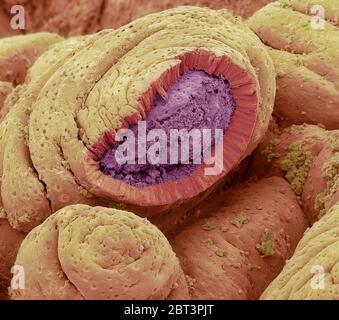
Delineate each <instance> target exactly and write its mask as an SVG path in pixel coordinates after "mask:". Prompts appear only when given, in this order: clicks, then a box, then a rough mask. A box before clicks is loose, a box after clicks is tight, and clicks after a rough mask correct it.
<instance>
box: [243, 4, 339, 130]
mask: <svg viewBox="0 0 339 320" xmlns="http://www.w3.org/2000/svg"><path fill="white" fill-rule="evenodd" d="M319 10H320V11H319ZM316 13H317V14H318V16H319V17H320V18H317V17H316V16H315V14H316ZM338 17H339V3H338V1H336V0H320V1H318V0H310V1H299V0H282V1H277V2H274V3H272V4H269V5H267V6H266V7H264V8H263V9H261V10H259V11H258V12H257V13H255V14H254V15H253V16H252V17H251V18H250V19H249V20H248V25H249V26H250V27H251V29H252V30H253V31H255V33H256V34H257V35H258V36H259V37H260V38H261V40H262V41H263V42H264V43H265V44H266V45H267V46H268V47H269V51H270V54H271V57H272V59H273V61H274V65H275V68H276V71H277V98H276V102H275V112H276V114H277V115H278V116H279V117H280V118H281V120H282V123H283V124H285V125H290V124H302V123H310V124H322V125H324V126H326V128H328V129H338V127H339V111H338V110H339V108H338V107H339V91H338V89H339V72H338V70H337V69H336V68H334V66H336V65H338V63H339V50H338V49H339V42H338ZM320 106H321V107H320Z"/></svg>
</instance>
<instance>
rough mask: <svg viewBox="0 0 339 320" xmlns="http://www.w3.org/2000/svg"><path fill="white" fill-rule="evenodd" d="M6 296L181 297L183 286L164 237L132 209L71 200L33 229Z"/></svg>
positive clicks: (36, 297) (180, 272)
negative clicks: (16, 281)
mask: <svg viewBox="0 0 339 320" xmlns="http://www.w3.org/2000/svg"><path fill="white" fill-rule="evenodd" d="M15 263H16V264H17V265H21V266H22V267H23V268H24V270H25V289H23V290H20V289H18V290H11V297H12V299H111V300H112V299H115V300H116V299H165V298H169V299H171V298H173V299H183V298H185V297H187V295H188V291H187V286H186V283H185V281H184V278H183V272H182V269H181V268H180V265H179V260H178V259H177V257H176V256H175V253H174V252H173V250H172V248H171V246H170V244H169V243H168V241H167V239H166V237H165V236H164V235H163V234H162V233H161V232H160V231H159V230H158V229H157V228H156V227H155V226H153V225H152V224H151V223H150V222H148V221H147V220H146V219H142V218H140V217H138V216H136V215H134V214H132V213H129V212H126V211H119V210H115V209H108V208H104V207H89V206H86V205H74V206H69V207H66V208H64V209H62V210H60V211H58V212H56V213H55V214H53V215H52V216H50V217H49V218H48V219H47V220H46V221H45V222H44V223H42V224H41V225H40V226H38V227H36V228H35V229H33V230H32V231H31V232H30V233H29V234H28V236H27V238H26V239H25V240H24V242H23V243H22V245H21V247H20V250H19V253H18V256H17V259H16V262H15Z"/></svg>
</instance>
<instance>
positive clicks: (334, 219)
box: [261, 204, 339, 300]
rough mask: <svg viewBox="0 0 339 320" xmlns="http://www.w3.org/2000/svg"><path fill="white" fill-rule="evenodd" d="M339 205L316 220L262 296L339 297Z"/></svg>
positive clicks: (279, 298) (334, 298)
mask: <svg viewBox="0 0 339 320" xmlns="http://www.w3.org/2000/svg"><path fill="white" fill-rule="evenodd" d="M338 221H339V205H338V204H336V205H335V206H334V207H332V209H331V210H330V211H329V212H328V213H327V214H326V215H325V216H324V217H322V218H321V219H320V220H319V221H318V222H316V223H315V224H314V225H313V226H312V227H311V228H310V229H309V230H308V231H307V232H306V233H305V235H304V237H303V238H302V239H301V241H300V242H299V244H298V247H297V249H296V251H295V253H294V255H293V257H292V258H291V259H290V260H289V261H288V262H287V264H286V266H285V267H284V269H283V271H282V272H281V273H280V274H279V276H278V277H277V278H276V279H274V281H273V282H272V283H271V284H270V285H269V287H268V288H267V289H266V290H265V292H264V293H263V294H262V296H261V299H263V300H332V299H333V300H338V299H339V285H338V284H339V281H338V279H339V278H338V276H339V251H338V245H339V243H338V226H339V223H338Z"/></svg>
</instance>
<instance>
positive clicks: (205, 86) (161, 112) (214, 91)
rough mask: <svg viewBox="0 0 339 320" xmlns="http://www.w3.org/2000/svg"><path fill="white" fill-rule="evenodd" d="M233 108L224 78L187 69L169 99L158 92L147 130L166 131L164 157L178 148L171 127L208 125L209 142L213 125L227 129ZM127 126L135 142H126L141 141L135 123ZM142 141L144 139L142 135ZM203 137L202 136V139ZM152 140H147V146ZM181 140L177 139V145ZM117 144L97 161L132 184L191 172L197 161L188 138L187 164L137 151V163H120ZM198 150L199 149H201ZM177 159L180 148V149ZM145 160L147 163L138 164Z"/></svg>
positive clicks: (206, 127)
mask: <svg viewBox="0 0 339 320" xmlns="http://www.w3.org/2000/svg"><path fill="white" fill-rule="evenodd" d="M234 108H235V101H234V99H233V97H232V93H231V89H230V85H229V83H228V82H227V81H224V80H222V79H218V78H217V77H213V76H211V75H208V74H207V73H205V72H203V71H188V72H186V73H185V74H184V75H183V76H182V77H181V78H180V79H179V81H178V82H177V83H175V84H173V85H172V86H171V87H170V88H169V90H168V100H167V101H165V100H164V99H163V98H162V97H160V96H159V95H157V97H156V98H155V101H154V105H153V108H152V110H151V112H150V113H149V115H148V116H147V118H146V123H147V131H150V130H152V129H162V130H163V131H164V132H165V133H166V138H165V139H166V142H165V143H166V145H167V146H168V148H167V159H168V160H169V159H170V153H171V152H173V153H174V152H175V150H178V148H176V147H174V146H172V148H171V147H170V129H178V130H181V129H186V130H188V131H191V130H194V129H199V132H200V133H201V132H202V129H211V131H212V132H211V144H210V146H211V147H212V146H213V145H214V142H215V138H216V137H215V135H214V133H215V130H214V129H222V130H224V129H226V128H227V126H228V124H229V122H230V119H231V115H232V113H233V111H234ZM130 129H131V130H132V131H133V133H134V136H135V137H136V139H135V142H134V141H132V142H131V143H128V146H130V147H131V148H133V149H134V148H136V147H135V146H136V145H138V141H139V143H140V142H141V141H140V140H138V125H132V126H131V127H130ZM143 141H145V139H143ZM201 141H202V140H201ZM152 143H153V142H148V143H147V147H149V146H150V145H151V144H152ZM181 145H182V141H179V148H180V147H181ZM117 147H118V144H117V145H115V146H114V147H113V148H112V149H110V150H109V151H107V152H106V153H105V154H104V156H103V157H102V159H101V161H100V164H101V169H102V171H103V172H105V173H107V174H109V175H111V176H112V177H114V178H116V179H121V180H123V181H125V182H127V183H130V184H132V185H135V186H140V187H141V186H146V185H152V184H157V183H161V182H164V181H167V180H170V179H180V178H182V177H185V176H188V175H190V174H191V173H192V172H193V171H194V169H195V168H196V167H197V164H193V162H194V161H193V160H194V159H196V157H195V156H194V154H193V143H192V140H191V141H190V146H189V155H190V164H182V163H180V161H179V163H178V164H172V165H171V164H156V165H154V164H152V163H150V162H149V161H147V160H146V157H143V158H141V159H140V157H139V156H138V153H136V157H135V163H136V164H123V165H119V164H118V162H117V161H116V156H115V153H116V149H117ZM200 153H201V152H200ZM179 159H180V152H179ZM140 160H144V163H146V164H140V163H141V161H140Z"/></svg>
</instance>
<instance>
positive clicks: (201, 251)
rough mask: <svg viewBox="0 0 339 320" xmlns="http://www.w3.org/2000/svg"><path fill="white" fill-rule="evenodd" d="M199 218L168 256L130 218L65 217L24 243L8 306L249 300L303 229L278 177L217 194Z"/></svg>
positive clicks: (91, 212)
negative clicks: (21, 284) (18, 302)
mask: <svg viewBox="0 0 339 320" xmlns="http://www.w3.org/2000/svg"><path fill="white" fill-rule="evenodd" d="M225 199H227V200H225ZM267 199H269V200H267ZM211 204H212V205H211ZM285 208H289V210H285ZM198 210H200V211H202V212H204V213H205V214H204V216H203V217H202V216H201V217H199V218H197V219H194V221H191V222H189V223H187V224H186V225H185V226H183V228H182V229H181V230H177V232H176V234H173V235H171V236H170V237H169V241H170V243H171V245H172V248H173V249H172V248H171V245H170V244H169V242H168V241H167V240H166V238H165V236H164V235H163V234H162V233H161V232H160V231H159V230H158V229H157V228H156V227H155V226H153V225H152V224H150V223H149V222H148V221H147V220H146V219H141V218H139V217H137V216H136V215H134V214H132V213H129V212H126V211H120V210H116V209H107V208H103V207H94V208H93V207H88V206H85V205H74V206H69V207H67V208H65V209H62V210H60V211H58V212H57V213H55V214H53V215H52V216H51V217H49V218H48V219H47V220H46V221H45V222H44V223H43V224H41V225H40V226H38V227H36V228H35V229H34V230H32V231H31V232H30V233H29V234H28V236H27V237H26V238H25V240H24V242H23V244H22V245H21V247H20V250H19V253H18V256H17V260H16V262H15V264H16V265H20V266H23V267H24V269H25V273H26V283H25V289H24V290H22V289H21V290H11V297H12V298H13V299H188V298H193V299H231V298H232V299H255V298H258V296H259V295H260V294H261V292H262V291H263V289H264V288H265V287H266V286H267V285H268V283H269V282H270V281H271V280H272V279H273V278H274V277H275V276H276V275H277V274H278V272H279V271H280V270H281V268H282V266H283V264H284V262H285V260H286V259H287V258H289V257H290V256H291V254H292V252H293V250H294V248H295V246H296V244H297V242H298V241H299V239H300V237H301V235H302V233H303V231H304V230H305V228H306V225H307V223H306V218H305V217H304V214H303V212H302V210H301V209H300V207H299V205H298V202H297V200H296V197H295V196H294V195H293V191H292V190H291V188H290V187H289V185H288V183H287V182H286V181H284V180H283V179H281V178H270V179H266V180H262V181H260V182H258V183H251V184H246V185H243V186H240V187H238V188H237V189H235V190H230V191H228V192H227V193H221V194H217V195H215V196H213V197H212V198H210V199H208V200H207V201H206V203H205V204H203V205H202V206H201V207H199V208H198ZM249 233H250V234H251V237H247V235H248V234H249ZM176 254H177V256H178V258H177V257H176ZM202 257H205V259H201V258H202ZM207 258H208V259H207ZM179 261H180V263H179ZM121 283H124V285H123V286H121Z"/></svg>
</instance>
